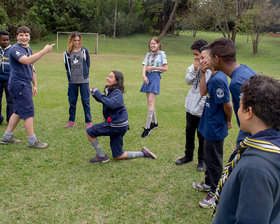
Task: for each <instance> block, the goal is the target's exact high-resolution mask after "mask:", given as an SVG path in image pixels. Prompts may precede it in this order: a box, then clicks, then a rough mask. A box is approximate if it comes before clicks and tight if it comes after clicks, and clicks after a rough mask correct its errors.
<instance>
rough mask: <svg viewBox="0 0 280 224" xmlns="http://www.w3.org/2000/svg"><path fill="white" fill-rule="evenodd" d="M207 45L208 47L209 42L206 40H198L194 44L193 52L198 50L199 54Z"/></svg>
mask: <svg viewBox="0 0 280 224" xmlns="http://www.w3.org/2000/svg"><path fill="white" fill-rule="evenodd" d="M205 45H208V42H207V41H206V40H203V39H199V40H196V41H195V42H194V43H193V44H192V46H191V50H198V51H199V52H201V51H200V49H201V48H202V47H203V46H205Z"/></svg>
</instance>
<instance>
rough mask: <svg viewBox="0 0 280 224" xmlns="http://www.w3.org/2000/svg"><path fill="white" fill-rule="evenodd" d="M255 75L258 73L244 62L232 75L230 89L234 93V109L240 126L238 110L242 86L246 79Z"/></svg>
mask: <svg viewBox="0 0 280 224" xmlns="http://www.w3.org/2000/svg"><path fill="white" fill-rule="evenodd" d="M254 75H257V73H256V72H255V71H254V70H252V69H251V68H249V67H248V66H247V65H242V64H241V65H240V66H239V67H238V68H236V69H235V70H234V71H233V72H232V73H231V75H230V78H231V81H230V85H229V89H230V92H231V95H232V103H233V109H234V112H235V115H236V120H237V123H238V126H240V122H239V119H238V115H237V112H238V109H239V101H240V99H241V97H242V92H241V86H242V85H243V84H244V83H245V82H246V80H249V79H250V77H251V76H254Z"/></svg>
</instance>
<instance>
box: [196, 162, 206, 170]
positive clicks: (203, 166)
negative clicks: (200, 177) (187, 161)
mask: <svg viewBox="0 0 280 224" xmlns="http://www.w3.org/2000/svg"><path fill="white" fill-rule="evenodd" d="M196 170H197V171H199V172H203V171H205V170H206V165H205V162H204V161H198V164H197V167H196Z"/></svg>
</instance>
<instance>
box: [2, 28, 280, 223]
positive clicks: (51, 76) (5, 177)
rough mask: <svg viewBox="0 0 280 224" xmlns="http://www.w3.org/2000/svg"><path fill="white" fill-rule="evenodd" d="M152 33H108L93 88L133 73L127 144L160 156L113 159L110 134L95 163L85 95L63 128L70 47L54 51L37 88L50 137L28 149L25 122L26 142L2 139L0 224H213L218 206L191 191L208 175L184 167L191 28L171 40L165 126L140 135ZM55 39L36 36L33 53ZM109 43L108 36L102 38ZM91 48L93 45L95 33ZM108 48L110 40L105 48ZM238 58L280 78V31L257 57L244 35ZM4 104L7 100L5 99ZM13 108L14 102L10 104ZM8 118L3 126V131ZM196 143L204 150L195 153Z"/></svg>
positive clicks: (160, 109) (40, 124)
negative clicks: (105, 159)
mask: <svg viewBox="0 0 280 224" xmlns="http://www.w3.org/2000/svg"><path fill="white" fill-rule="evenodd" d="M220 36H221V35H220V33H206V32H199V33H198V36H197V37H196V39H198V38H205V39H207V40H208V41H212V40H214V39H215V38H218V37H220ZM150 37H151V36H145V35H136V36H132V37H127V38H121V39H115V40H112V39H110V38H106V41H105V45H103V46H104V48H101V47H100V54H97V55H95V54H92V55H91V69H90V71H91V74H90V86H94V87H97V88H99V89H103V87H104V84H105V76H106V75H107V74H108V73H109V72H110V71H111V70H120V71H122V72H123V74H124V76H125V86H126V94H125V95H124V97H125V103H126V107H127V110H128V113H129V123H130V130H129V131H128V132H127V133H126V135H125V138H124V150H127V151H129V150H130V151H132V150H134V151H135V150H137V151H139V150H141V148H142V147H143V146H146V147H148V148H149V149H150V150H151V151H153V152H154V153H155V154H156V155H157V156H158V159H157V160H149V159H134V160H125V161H114V160H113V159H112V155H111V150H110V147H109V139H108V138H107V137H101V138H99V142H100V145H101V147H102V148H103V150H104V151H105V152H106V153H107V154H108V155H109V158H110V162H109V163H107V164H90V163H89V159H90V158H92V157H94V156H95V153H94V151H93V149H92V148H91V145H90V144H89V143H88V141H87V138H86V136H85V123H84V115H83V110H82V105H81V102H80V100H79V101H78V105H77V117H76V123H77V126H76V127H74V128H71V129H67V130H65V129H63V126H64V125H65V124H66V123H67V121H68V101H67V86H68V83H67V78H66V73H65V68H64V64H63V57H62V52H63V50H62V49H59V50H56V49H54V52H52V53H50V54H47V55H46V56H45V57H44V58H43V59H41V60H40V61H38V62H37V63H36V64H35V66H36V70H37V73H38V75H37V77H38V87H39V88H38V94H37V95H36V96H35V97H34V103H35V114H36V115H35V122H34V123H35V132H36V134H37V137H38V138H39V139H40V140H42V141H45V142H47V143H49V147H48V148H47V149H44V150H34V149H29V148H27V146H26V145H27V137H26V134H25V130H24V128H23V123H22V122H21V123H20V124H19V125H18V127H17V128H16V130H15V136H16V137H17V138H19V139H23V140H25V142H24V143H21V144H17V145H7V146H3V145H1V146H0V172H1V174H0V175H1V178H0V223H190V224H192V223H194V224H196V223H197V224H200V223H210V222H211V220H212V218H211V211H210V210H207V209H200V208H199V207H198V202H199V200H201V199H202V198H204V197H205V194H204V193H200V192H196V191H194V190H193V189H192V186H191V184H192V182H193V181H200V180H203V179H204V174H203V173H199V172H197V171H196V169H195V168H196V165H197V161H196V157H197V154H195V160H194V162H191V163H190V164H187V165H183V166H175V164H174V162H175V160H176V159H178V158H179V157H181V156H183V154H184V145H185V108H184V103H185V96H186V95H187V93H188V91H189V89H190V86H187V85H186V83H185V70H186V68H187V67H188V66H189V65H190V64H191V63H192V60H193V57H192V54H191V51H190V50H189V47H190V45H191V43H192V42H193V41H194V39H193V38H192V36H191V33H183V34H181V35H180V36H177V37H166V38H164V39H163V41H162V44H163V50H165V51H166V53H167V59H168V68H169V69H168V72H167V73H165V74H163V75H162V80H161V94H160V95H159V96H158V97H157V99H156V111H157V117H158V121H159V128H158V129H156V130H155V131H153V132H152V134H151V135H150V136H149V137H148V138H145V139H142V138H141V137H140V135H141V132H142V128H141V127H142V126H144V124H145V120H146V114H147V104H146V97H145V95H144V94H143V93H140V92H139V89H140V87H141V84H142V73H141V71H142V66H141V63H142V61H143V59H144V56H145V53H146V52H147V43H148V40H149V39H150ZM52 42H55V43H56V40H55V36H51V37H50V38H49V39H43V40H41V41H35V42H32V43H31V46H32V47H33V49H34V51H37V50H39V49H40V48H41V47H43V46H44V45H45V44H46V43H52ZM103 44H104V43H103ZM84 46H85V47H88V48H89V50H90V51H91V52H94V49H93V48H94V47H92V46H91V43H89V41H88V40H86V39H85V42H84ZM100 46H101V45H100ZM236 46H237V49H238V54H237V57H238V61H239V63H245V64H247V65H248V66H250V67H251V68H253V69H254V70H255V71H257V72H258V73H261V74H265V75H269V76H274V77H276V78H280V72H279V71H280V63H279V61H280V54H279V52H280V38H272V37H268V36H264V37H263V38H262V41H261V43H260V50H259V51H260V53H259V55H257V56H252V55H251V51H252V50H251V43H250V42H249V43H247V36H246V35H239V36H238V37H237V43H236ZM4 104H5V103H4ZM3 110H4V112H5V108H3ZM91 110H92V115H93V122H94V123H98V122H101V121H102V119H103V118H102V105H101V104H100V103H97V102H96V101H95V100H94V99H91ZM6 127H7V124H6V123H5V122H4V123H3V124H2V125H0V134H1V135H2V134H3V133H4V131H5V130H6ZM237 133H238V127H237V125H236V122H235V119H234V121H233V129H232V130H230V133H229V136H228V137H227V138H226V139H225V144H224V151H225V160H226V159H227V158H228V156H229V155H230V153H231V151H232V150H233V148H234V145H235V139H236V137H237ZM196 152H197V150H195V153H196Z"/></svg>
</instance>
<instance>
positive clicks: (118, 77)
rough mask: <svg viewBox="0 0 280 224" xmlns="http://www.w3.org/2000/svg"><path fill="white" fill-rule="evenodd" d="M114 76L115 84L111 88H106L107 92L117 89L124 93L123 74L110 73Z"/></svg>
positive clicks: (117, 72)
mask: <svg viewBox="0 0 280 224" xmlns="http://www.w3.org/2000/svg"><path fill="white" fill-rule="evenodd" d="M112 72H113V73H114V75H115V79H116V81H117V83H116V84H114V85H113V86H110V87H108V90H109V91H113V90H115V89H119V90H120V91H122V92H123V93H125V90H124V78H123V74H122V73H121V72H119V71H112ZM106 88H107V86H105V89H106Z"/></svg>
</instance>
